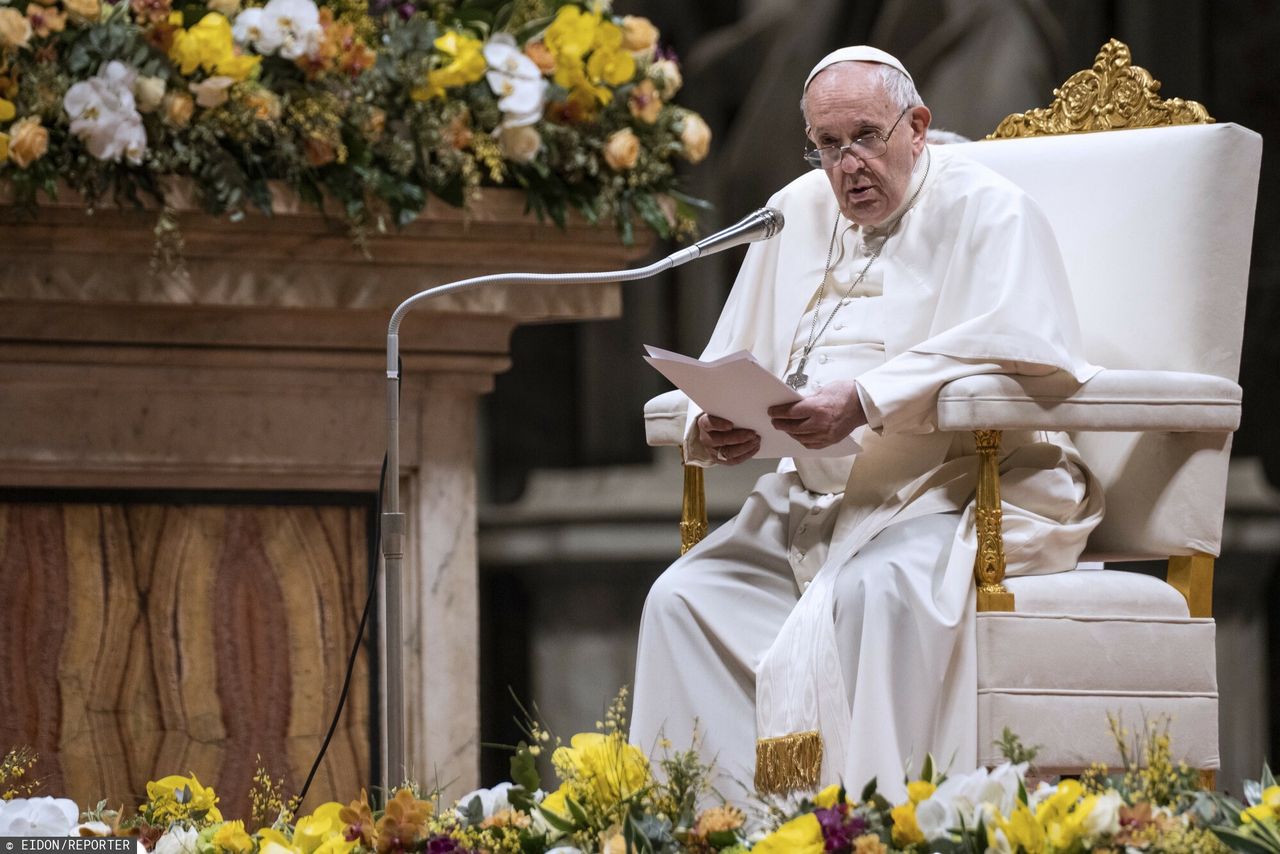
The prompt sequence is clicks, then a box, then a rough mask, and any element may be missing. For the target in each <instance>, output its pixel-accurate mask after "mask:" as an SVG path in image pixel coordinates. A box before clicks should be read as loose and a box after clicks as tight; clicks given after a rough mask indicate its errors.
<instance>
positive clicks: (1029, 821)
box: [895, 804, 1045, 854]
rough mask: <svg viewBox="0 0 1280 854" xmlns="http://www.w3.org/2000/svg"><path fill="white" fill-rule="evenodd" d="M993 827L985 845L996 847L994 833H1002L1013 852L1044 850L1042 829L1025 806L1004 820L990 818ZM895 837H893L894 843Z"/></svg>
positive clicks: (1022, 805) (1018, 808)
mask: <svg viewBox="0 0 1280 854" xmlns="http://www.w3.org/2000/svg"><path fill="white" fill-rule="evenodd" d="M992 821H993V822H994V825H993V826H991V827H989V828H988V829H987V844H988V845H990V846H991V847H993V848H994V847H996V841H995V840H996V831H997V830H1000V831H1002V832H1003V833H1004V838H1005V840H1006V841H1007V842H1008V843H1009V845H1008V847H1009V848H1010V849H1012V850H1014V851H1017V850H1018V847H1019V846H1021V847H1022V849H1023V851H1025V852H1026V854H1041V852H1042V851H1044V850H1045V834H1044V828H1043V827H1041V826H1040V822H1038V821H1036V817H1035V816H1034V815H1032V814H1031V810H1029V809H1028V808H1027V805H1026V804H1018V806H1017V807H1016V808H1015V809H1014V811H1013V812H1012V813H1011V814H1010V815H1009V817H1008V818H1005V817H1004V816H1002V815H999V814H996V815H994V816H992ZM896 839H897V837H896V836H895V841H896Z"/></svg>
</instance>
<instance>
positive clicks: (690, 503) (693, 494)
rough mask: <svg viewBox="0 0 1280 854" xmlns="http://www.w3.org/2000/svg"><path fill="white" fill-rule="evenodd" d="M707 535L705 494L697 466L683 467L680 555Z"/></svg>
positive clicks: (700, 472)
mask: <svg viewBox="0 0 1280 854" xmlns="http://www.w3.org/2000/svg"><path fill="white" fill-rule="evenodd" d="M706 535H707V493H706V489H705V487H704V484H703V480H702V469H701V468H700V467H698V466H689V465H687V466H685V467H684V497H683V499H682V500H681V502H680V554H684V553H685V552H687V551H689V549H691V548H693V547H694V546H696V545H697V544H698V543H700V542H701V541H702V538H703V537H705V536H706Z"/></svg>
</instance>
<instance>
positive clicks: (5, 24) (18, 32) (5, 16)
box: [0, 6, 31, 47]
mask: <svg viewBox="0 0 1280 854" xmlns="http://www.w3.org/2000/svg"><path fill="white" fill-rule="evenodd" d="M29 41H31V22H30V21H28V20H27V16H26V15H24V14H22V13H21V12H19V11H18V10H17V9H13V8H10V7H8V6H6V7H4V8H0V42H3V43H4V44H11V45H13V46H14V47H26V46H27V42H29Z"/></svg>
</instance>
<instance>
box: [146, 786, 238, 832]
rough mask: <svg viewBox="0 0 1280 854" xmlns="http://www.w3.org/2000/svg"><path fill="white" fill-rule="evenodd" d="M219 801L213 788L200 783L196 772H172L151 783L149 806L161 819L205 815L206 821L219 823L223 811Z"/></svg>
mask: <svg viewBox="0 0 1280 854" xmlns="http://www.w3.org/2000/svg"><path fill="white" fill-rule="evenodd" d="M217 803H218V796H217V795H216V794H214V791H213V789H211V788H209V787H207V786H202V785H200V781H199V780H197V779H196V775H195V774H192V775H191V776H189V777H183V776H182V775H180V774H170V775H169V776H168V777H161V778H160V779H159V780H155V781H152V782H149V783H147V805H148V807H149V808H150V810H151V813H152V816H153V817H154V818H157V819H162V820H168V821H173V820H175V819H186V818H191V817H193V816H198V815H201V814H203V817H204V820H205V821H207V822H211V823H212V822H219V821H222V813H220V812H218V807H217ZM152 823H153V824H158V823H159V822H152Z"/></svg>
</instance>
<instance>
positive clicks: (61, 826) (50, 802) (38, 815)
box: [0, 798, 80, 836]
mask: <svg viewBox="0 0 1280 854" xmlns="http://www.w3.org/2000/svg"><path fill="white" fill-rule="evenodd" d="M79 819H80V808H79V807H77V806H76V804H75V801H70V800H67V799H66V798H14V799H13V800H11V801H0V836H66V835H68V834H70V833H71V831H72V829H73V828H74V827H75V826H76V822H77V821H79Z"/></svg>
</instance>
